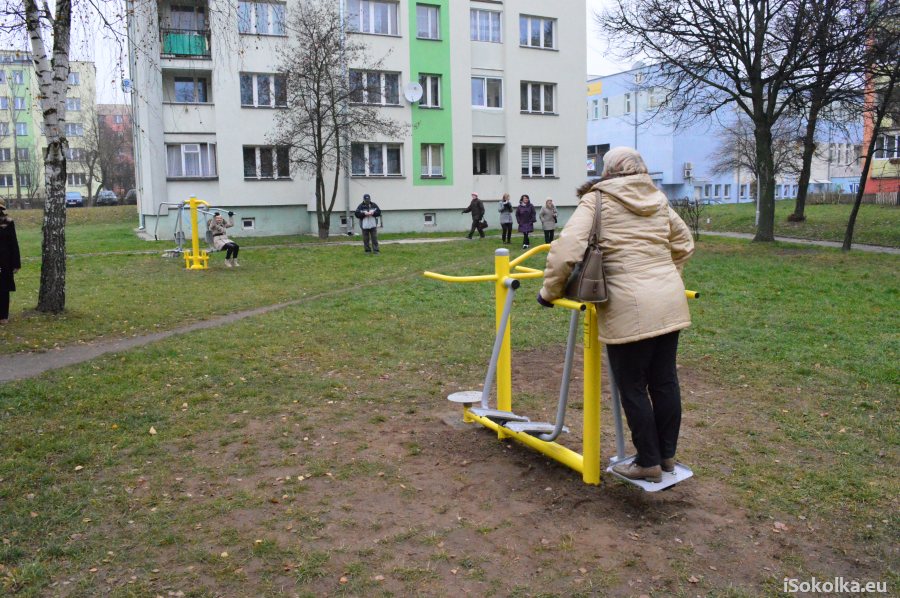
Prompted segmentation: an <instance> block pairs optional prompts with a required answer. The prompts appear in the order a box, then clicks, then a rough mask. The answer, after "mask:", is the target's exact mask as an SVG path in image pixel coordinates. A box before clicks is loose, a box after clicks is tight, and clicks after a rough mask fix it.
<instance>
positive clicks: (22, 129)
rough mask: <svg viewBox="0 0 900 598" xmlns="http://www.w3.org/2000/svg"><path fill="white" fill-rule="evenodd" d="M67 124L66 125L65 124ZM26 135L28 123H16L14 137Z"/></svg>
mask: <svg viewBox="0 0 900 598" xmlns="http://www.w3.org/2000/svg"><path fill="white" fill-rule="evenodd" d="M66 126H68V125H66ZM27 135H28V123H16V137H25V136H27Z"/></svg>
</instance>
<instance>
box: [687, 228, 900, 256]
mask: <svg viewBox="0 0 900 598" xmlns="http://www.w3.org/2000/svg"><path fill="white" fill-rule="evenodd" d="M703 235H709V236H711V237H730V238H732V239H753V233H725V232H718V231H711V230H704V231H700V238H701V239H702V238H703ZM775 240H776V241H779V242H781V243H796V244H798V245H817V246H819V247H833V248H835V249H840V248H841V246H842V245H843V243H838V242H837V241H814V240H810V239H797V238H794V237H775ZM851 251H868V252H871V253H892V254H894V255H900V247H882V246H881V245H863V244H861V243H854V244H853V246H852V248H851Z"/></svg>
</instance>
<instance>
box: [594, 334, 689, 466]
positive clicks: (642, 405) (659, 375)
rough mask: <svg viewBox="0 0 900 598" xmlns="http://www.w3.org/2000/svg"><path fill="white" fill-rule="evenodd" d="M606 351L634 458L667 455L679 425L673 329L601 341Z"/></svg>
mask: <svg viewBox="0 0 900 598" xmlns="http://www.w3.org/2000/svg"><path fill="white" fill-rule="evenodd" d="M606 351H607V353H608V355H609V367H610V369H611V370H612V375H613V378H614V379H615V381H616V386H618V387H619V396H620V397H621V399H622V409H623V410H624V411H625V418H626V419H627V420H628V427H629V428H630V429H631V441H632V442H633V443H634V447H635V448H636V449H637V460H636V462H637V464H638V465H640V466H641V467H653V466H654V465H659V464H660V462H661V461H662V459H671V458H672V457H674V456H675V450H676V448H677V445H678V432H679V430H680V429H681V389H680V388H679V386H678V373H677V371H676V370H675V356H676V354H677V353H678V331H675V332H670V333H669V334H664V335H662V336H657V337H654V338H648V339H644V340H642V341H637V342H634V343H626V344H624V345H607V346H606ZM648 392H649V396H648Z"/></svg>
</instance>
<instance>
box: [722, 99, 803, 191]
mask: <svg viewBox="0 0 900 598" xmlns="http://www.w3.org/2000/svg"><path fill="white" fill-rule="evenodd" d="M796 130H797V127H796V122H793V121H789V120H787V119H782V120H780V121H779V122H777V123H776V124H775V126H774V127H773V129H772V175H773V176H774V177H775V178H776V179H777V178H778V177H784V176H794V175H796V174H797V173H798V172H799V171H800V169H801V167H802V164H801V163H802V160H803V155H802V154H803V146H802V145H801V144H800V142H799V141H798V140H797V135H796V133H795V132H796ZM717 137H718V142H719V143H718V147H717V148H716V151H715V152H713V153H712V154H710V156H709V160H710V172H711V173H712V174H714V175H719V176H721V175H726V174H730V173H732V172H734V171H735V170H746V171H747V172H749V173H750V174H751V175H752V176H753V178H754V180H755V181H759V179H760V173H759V171H758V170H757V167H758V164H757V160H756V140H755V139H754V136H753V127H752V125H751V124H750V122H749V119H748V118H747V117H746V115H744V114H738V116H737V118H736V119H735V121H734V122H733V123H731V124H722V125H721V128H720V129H719V133H718V134H717Z"/></svg>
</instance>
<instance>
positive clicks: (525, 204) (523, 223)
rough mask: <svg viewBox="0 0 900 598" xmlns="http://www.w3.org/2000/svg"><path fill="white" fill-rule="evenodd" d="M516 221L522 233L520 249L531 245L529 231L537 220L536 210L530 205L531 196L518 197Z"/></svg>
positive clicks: (531, 230) (532, 229)
mask: <svg viewBox="0 0 900 598" xmlns="http://www.w3.org/2000/svg"><path fill="white" fill-rule="evenodd" d="M516 222H518V223H519V232H520V233H522V249H528V248H529V247H531V241H530V240H529V239H528V235H529V233H531V232H533V231H534V223H535V222H537V212H535V210H534V206H533V205H531V198H529V197H528V196H527V195H523V196H522V197H520V198H519V207H518V208H516Z"/></svg>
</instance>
